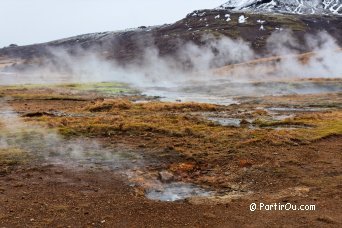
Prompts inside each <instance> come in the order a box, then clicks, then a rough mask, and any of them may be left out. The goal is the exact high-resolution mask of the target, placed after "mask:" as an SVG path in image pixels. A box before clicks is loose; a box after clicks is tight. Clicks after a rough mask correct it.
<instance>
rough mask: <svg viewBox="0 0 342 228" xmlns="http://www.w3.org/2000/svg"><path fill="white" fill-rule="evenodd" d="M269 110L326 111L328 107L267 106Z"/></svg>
mask: <svg viewBox="0 0 342 228" xmlns="http://www.w3.org/2000/svg"><path fill="white" fill-rule="evenodd" d="M266 110H267V111H271V112H321V111H326V110H327V109H324V108H309V107H303V108H295V107H271V108H266Z"/></svg>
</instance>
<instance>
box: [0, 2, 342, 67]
mask: <svg viewBox="0 0 342 228" xmlns="http://www.w3.org/2000/svg"><path fill="white" fill-rule="evenodd" d="M234 2H237V1H229V2H228V3H226V4H225V5H223V6H221V7H220V8H218V9H214V10H199V11H194V12H192V13H190V14H188V15H187V16H186V17H185V18H184V19H182V20H179V21H177V22H176V23H174V24H166V25H162V26H154V27H145V26H142V27H140V28H137V29H130V30H125V31H116V32H103V33H94V34H86V35H80V36H75V37H71V38H67V39H62V40H57V41H52V42H48V43H43V44H34V45H29V46H19V47H17V46H11V47H6V48H3V49H0V58H1V57H2V58H20V59H24V60H26V61H27V60H30V59H33V58H34V59H37V58H40V57H48V56H49V53H50V52H49V50H50V49H51V48H56V47H58V48H63V49H66V50H68V51H69V52H70V53H75V52H78V51H79V50H80V49H82V50H83V49H85V50H92V51H93V52H96V53H99V54H101V55H102V56H104V57H105V58H107V59H116V60H118V61H119V62H121V63H123V64H124V63H127V62H131V61H137V60H139V57H140V56H141V54H142V53H143V50H145V48H146V47H152V46H154V47H156V48H158V49H159V52H160V55H162V56H164V55H172V54H173V53H174V52H175V50H177V48H178V47H179V46H180V44H181V43H183V42H187V41H192V42H195V43H197V44H203V43H205V41H203V37H204V36H205V35H207V34H211V35H212V36H214V37H220V36H227V37H230V38H232V39H243V40H245V41H247V42H249V43H251V46H252V47H253V48H254V50H255V51H257V52H259V53H263V51H264V49H265V44H266V40H267V38H268V37H269V36H270V35H271V34H272V33H273V32H275V31H279V30H283V29H290V30H292V31H293V33H294V35H295V36H296V37H297V39H298V41H299V42H301V41H302V40H303V37H304V35H305V34H308V33H317V32H319V31H322V30H325V31H327V32H328V33H330V34H331V35H332V36H333V37H334V38H335V39H336V40H337V42H338V43H339V45H341V46H342V17H341V16H338V15H332V14H329V15H323V14H284V13H283V14H278V13H260V12H259V11H258V13H255V12H254V11H253V12H250V10H247V11H246V12H240V11H238V12H237V11H236V9H251V7H252V5H244V6H243V5H239V8H237V6H235V8H234V9H231V6H232V5H233V3H234ZM239 2H243V1H239ZM244 2H255V4H257V3H260V4H261V3H262V2H264V3H263V4H271V3H266V2H268V1H244ZM271 2H281V1H271ZM288 2H290V1H288ZM253 6H254V5H253ZM261 6H262V5H255V7H257V8H258V7H259V8H260V7H261ZM259 8H258V9H259ZM338 12H339V11H338ZM299 51H302V52H304V51H308V48H307V47H306V46H304V45H303V46H302V47H301V50H299Z"/></svg>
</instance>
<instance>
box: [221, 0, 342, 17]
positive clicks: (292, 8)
mask: <svg viewBox="0 0 342 228" xmlns="http://www.w3.org/2000/svg"><path fill="white" fill-rule="evenodd" d="M218 9H230V10H235V11H248V12H258V13H265V12H266V13H270V12H271V13H292V14H325V15H331V14H332V15H342V1H341V0H229V1H228V2H226V3H225V4H223V5H221V6H220V7H218Z"/></svg>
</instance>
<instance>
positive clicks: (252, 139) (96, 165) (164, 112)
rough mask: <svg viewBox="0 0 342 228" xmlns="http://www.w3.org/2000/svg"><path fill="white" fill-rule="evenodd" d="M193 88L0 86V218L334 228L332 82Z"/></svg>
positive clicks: (339, 100)
mask: <svg viewBox="0 0 342 228" xmlns="http://www.w3.org/2000/svg"><path fill="white" fill-rule="evenodd" d="M3 76H4V75H3ZM4 77H5V76H4ZM6 77H7V76H6ZM13 77H14V75H13ZM192 85H193V86H192V87H190V86H187V85H184V87H182V88H180V87H177V88H178V89H172V88H163V87H156V88H154V87H150V88H144V89H142V88H132V87H131V86H130V85H127V84H122V83H116V82H103V83H86V84H76V83H75V84H71V83H68V84H54V85H38V84H30V85H16V86H13V85H11V86H5V85H3V86H1V87H0V99H1V100H0V103H1V106H0V136H1V140H0V205H1V206H0V226H1V227H23V226H30V227H31V226H33V227H42V226H52V227H54V226H59V225H61V224H63V226H67V227H74V226H77V227H80V226H82V227H84V226H85V227H90V226H95V227H113V226H115V227H140V226H146V227H150V226H154V227H155V226H163V227H169V226H170V227H171V226H172V227H174V226H179V227H181V226H185V225H188V226H195V227H238V226H251V227H253V226H266V227H274V226H275V225H277V226H295V225H303V226H310V227H311V226H312V227H324V226H335V227H339V226H341V223H342V219H341V214H342V209H341V205H339V202H341V196H342V192H341V189H342V188H341V172H342V168H341V167H342V164H341V163H342V158H341V152H342V151H341V148H342V140H341V139H342V136H341V134H342V94H341V91H342V80H341V79H319V78H316V79H298V80H295V79H293V80H287V81H285V80H284V81H267V82H253V83H252V82H240V83H235V84H231V83H227V84H224V83H223V82H221V81H218V82H217V83H212V84H211V85H208V86H205V87H203V84H202V86H195V84H194V83H193V84H192ZM229 86H230V87H229ZM244 88H249V89H248V90H247V89H244ZM250 88H253V90H251V89H250ZM245 91H249V92H248V93H247V94H246V92H245ZM251 91H253V92H251ZM274 94H277V96H275V95H274ZM251 203H257V204H259V203H264V204H274V203H277V204H284V205H285V204H287V203H291V204H292V205H298V206H299V205H315V206H316V210H314V211H279V210H277V211H276V210H272V211H265V210H263V211H259V210H257V211H255V212H251V211H250V204H251Z"/></svg>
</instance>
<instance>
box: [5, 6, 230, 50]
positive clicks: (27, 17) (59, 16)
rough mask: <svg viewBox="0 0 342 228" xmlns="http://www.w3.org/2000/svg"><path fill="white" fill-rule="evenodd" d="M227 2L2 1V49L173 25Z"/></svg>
mask: <svg viewBox="0 0 342 228" xmlns="http://www.w3.org/2000/svg"><path fill="white" fill-rule="evenodd" d="M224 2H225V1H224V0H0V47H3V46H7V45H9V44H12V43H16V44H18V45H26V44H32V43H40V42H47V41H51V40H55V39H60V38H66V37H70V36H74V35H80V34H84V33H91V32H104V31H113V30H119V29H125V28H134V27H138V26H141V25H146V26H147V25H158V24H164V23H172V22H175V21H177V20H179V19H182V18H183V17H184V16H185V15H186V14H187V13H190V12H191V11H193V10H196V9H205V8H207V9H208V8H214V7H216V6H218V5H220V4H222V3H224Z"/></svg>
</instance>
